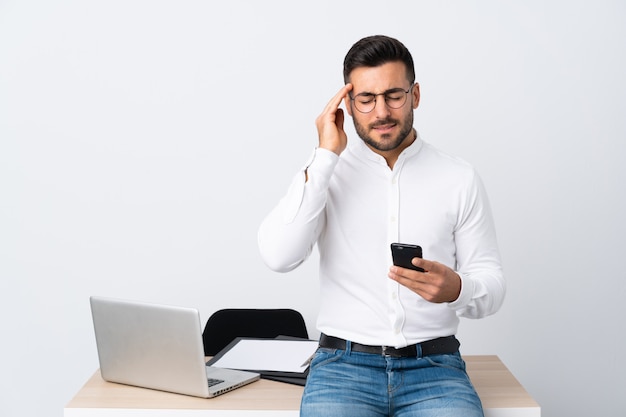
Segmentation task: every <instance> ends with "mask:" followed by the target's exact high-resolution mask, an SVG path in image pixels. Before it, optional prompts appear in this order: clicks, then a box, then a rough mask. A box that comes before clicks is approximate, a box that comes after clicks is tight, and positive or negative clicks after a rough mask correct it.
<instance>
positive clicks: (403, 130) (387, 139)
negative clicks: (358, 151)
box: [352, 111, 413, 152]
mask: <svg viewBox="0 0 626 417" xmlns="http://www.w3.org/2000/svg"><path fill="white" fill-rule="evenodd" d="M352 121H353V122H354V129H355V130H356V133H357V134H358V135H359V137H360V138H361V139H362V140H363V142H365V143H366V144H367V145H369V146H370V147H371V148H373V149H376V150H378V151H381V152H386V151H392V150H394V149H396V148H398V147H399V146H400V145H401V144H402V142H404V140H405V139H406V138H407V136H409V134H410V133H411V132H412V131H413V112H412V111H411V112H409V113H408V114H407V116H406V117H405V118H404V120H402V121H400V120H398V119H392V118H386V119H383V120H378V121H376V123H372V124H371V125H369V126H367V127H366V126H364V125H362V124H361V123H360V122H359V121H358V120H357V119H356V118H354V117H353V118H352ZM385 124H395V125H397V126H400V132H398V134H397V135H396V137H393V136H392V135H389V134H383V135H381V139H383V140H384V141H377V140H375V139H374V138H373V137H372V136H371V135H370V134H369V132H370V131H371V130H372V129H374V128H375V127H376V126H379V125H385Z"/></svg>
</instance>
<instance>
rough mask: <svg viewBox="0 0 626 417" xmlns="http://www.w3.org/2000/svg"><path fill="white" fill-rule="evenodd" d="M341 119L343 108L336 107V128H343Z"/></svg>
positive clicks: (342, 117) (342, 119)
mask: <svg viewBox="0 0 626 417" xmlns="http://www.w3.org/2000/svg"><path fill="white" fill-rule="evenodd" d="M343 121H344V115H343V110H341V109H337V113H335V124H336V125H337V128H338V129H339V130H343Z"/></svg>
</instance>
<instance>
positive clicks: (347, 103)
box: [343, 94, 352, 117]
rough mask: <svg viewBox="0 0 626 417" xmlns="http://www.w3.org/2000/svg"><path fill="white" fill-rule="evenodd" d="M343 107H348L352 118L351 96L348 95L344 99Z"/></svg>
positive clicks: (347, 109)
mask: <svg viewBox="0 0 626 417" xmlns="http://www.w3.org/2000/svg"><path fill="white" fill-rule="evenodd" d="M343 105H344V106H345V107H346V111H347V112H348V114H349V115H350V117H352V100H350V96H349V95H348V94H346V96H345V97H344V98H343Z"/></svg>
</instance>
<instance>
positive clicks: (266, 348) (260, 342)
mask: <svg viewBox="0 0 626 417" xmlns="http://www.w3.org/2000/svg"><path fill="white" fill-rule="evenodd" d="M317 347H318V343H317V341H315V340H305V339H293V338H277V339H251V338H242V337H239V338H237V339H235V340H233V341H232V342H231V343H230V344H229V345H228V346H226V347H225V348H224V349H222V350H221V351H220V352H219V353H218V354H217V355H215V356H214V357H213V358H212V359H211V360H210V361H209V362H207V364H208V365H211V366H217V367H220V368H230V369H241V370H246V371H254V372H258V373H260V374H261V377H263V378H266V379H274V380H278V381H283V382H289V383H293V384H298V385H304V383H305V381H306V377H307V375H308V372H309V362H310V360H311V358H312V357H313V355H314V354H315V351H316V350H317Z"/></svg>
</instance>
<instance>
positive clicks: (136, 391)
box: [63, 356, 541, 417]
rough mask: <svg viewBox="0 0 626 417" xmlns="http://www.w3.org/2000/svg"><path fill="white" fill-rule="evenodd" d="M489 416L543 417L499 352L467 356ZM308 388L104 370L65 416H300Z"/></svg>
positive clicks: (467, 361) (65, 412) (474, 380)
mask: <svg viewBox="0 0 626 417" xmlns="http://www.w3.org/2000/svg"><path fill="white" fill-rule="evenodd" d="M464 359H465V362H466V363H467V372H468V374H469V376H470V378H471V380H472V382H473V383H474V386H475V387H476V391H478V395H479V396H480V398H481V400H482V403H483V408H484V409H485V417H540V416H541V408H540V407H539V405H538V404H537V403H536V402H535V401H534V400H533V399H532V398H531V397H530V395H529V394H528V393H527V392H526V390H524V388H523V387H522V386H521V385H520V383H519V382H518V381H517V380H516V379H515V377H514V376H513V375H512V374H511V372H509V370H508V369H507V368H506V366H504V364H503V363H502V362H501V361H500V359H498V357H497V356H465V357H464ZM302 390H303V387H300V386H297V385H289V384H283V383H280V382H274V381H269V380H264V379H262V380H260V381H258V382H253V383H252V384H250V385H247V386H245V387H242V388H238V389H236V390H234V391H231V392H229V393H226V394H224V395H221V396H219V397H216V398H212V399H203V398H195V397H189V396H185V395H178V394H171V393H167V392H161V391H154V390H149V389H143V388H137V387H130V386H126V385H120V384H113V383H110V382H106V381H104V380H103V379H102V378H101V377H100V372H99V371H96V373H94V375H93V376H92V377H91V378H90V379H89V380H88V381H87V383H85V385H84V386H83V387H82V388H81V390H80V391H79V392H78V393H77V394H76V396H74V398H73V399H72V400H71V401H70V402H69V403H68V404H67V406H66V407H65V409H64V413H63V415H64V417H104V416H113V417H145V416H150V417H166V416H167V417H169V416H176V417H215V416H220V417H234V416H246V417H248V416H252V417H287V416H289V417H297V416H298V415H299V408H300V398H301V396H302Z"/></svg>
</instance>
